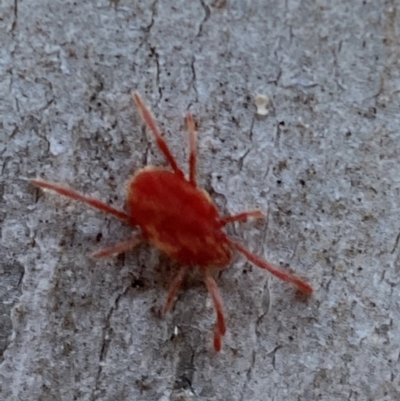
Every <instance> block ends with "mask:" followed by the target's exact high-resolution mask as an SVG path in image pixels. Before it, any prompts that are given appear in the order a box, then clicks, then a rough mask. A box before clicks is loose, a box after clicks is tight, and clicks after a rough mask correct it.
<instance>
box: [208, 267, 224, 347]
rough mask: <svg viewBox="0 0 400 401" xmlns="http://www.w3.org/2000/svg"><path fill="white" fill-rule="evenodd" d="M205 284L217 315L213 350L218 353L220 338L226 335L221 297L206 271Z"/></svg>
mask: <svg viewBox="0 0 400 401" xmlns="http://www.w3.org/2000/svg"><path fill="white" fill-rule="evenodd" d="M205 283H206V287H207V290H208V292H209V293H210V295H211V298H212V300H213V303H214V309H215V312H216V314H217V324H216V326H215V328H214V348H215V350H216V351H220V350H221V347H222V337H223V336H224V335H225V333H226V325H225V318H224V308H223V305H222V299H221V295H220V293H219V291H218V286H217V283H216V282H215V280H214V279H213V278H212V276H211V275H210V273H209V272H208V271H206V272H205Z"/></svg>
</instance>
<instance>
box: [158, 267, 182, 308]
mask: <svg viewBox="0 0 400 401" xmlns="http://www.w3.org/2000/svg"><path fill="white" fill-rule="evenodd" d="M185 276H186V269H185V267H180V269H179V271H178V274H177V275H176V277H175V278H174V281H173V282H172V284H171V287H170V289H169V293H168V297H167V300H166V302H165V305H164V308H163V314H164V315H165V314H166V313H167V312H168V311H169V310H170V309H171V306H172V304H173V302H174V300H175V297H176V294H177V292H178V291H179V289H180V288H181V286H182V283H183V280H184V279H185Z"/></svg>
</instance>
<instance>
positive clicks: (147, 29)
mask: <svg viewBox="0 0 400 401" xmlns="http://www.w3.org/2000/svg"><path fill="white" fill-rule="evenodd" d="M157 3H158V0H155V1H154V2H153V4H152V5H151V7H150V9H151V21H150V24H149V25H147V26H146V28H145V30H146V31H147V32H150V30H151V28H152V27H153V25H154V19H155V18H154V17H155V16H156V15H157V11H156V6H157Z"/></svg>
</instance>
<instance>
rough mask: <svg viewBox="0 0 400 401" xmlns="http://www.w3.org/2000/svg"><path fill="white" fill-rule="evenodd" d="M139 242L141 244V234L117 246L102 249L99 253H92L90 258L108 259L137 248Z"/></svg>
mask: <svg viewBox="0 0 400 401" xmlns="http://www.w3.org/2000/svg"><path fill="white" fill-rule="evenodd" d="M141 242H143V236H142V234H137V235H135V236H134V237H132V238H130V239H128V240H126V241H122V242H120V243H118V244H115V245H113V246H110V247H109V248H103V249H100V250H99V251H96V252H95V253H93V255H92V257H93V258H95V259H100V258H108V257H109V256H114V255H118V254H120V253H124V252H128V251H130V250H131V249H133V248H135V247H136V246H138V245H139V244H140V243H141Z"/></svg>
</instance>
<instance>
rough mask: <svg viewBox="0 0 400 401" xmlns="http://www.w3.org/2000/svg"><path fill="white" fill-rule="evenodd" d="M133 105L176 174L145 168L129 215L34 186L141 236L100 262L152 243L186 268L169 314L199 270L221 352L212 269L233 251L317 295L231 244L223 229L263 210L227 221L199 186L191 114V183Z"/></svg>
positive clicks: (221, 324)
mask: <svg viewBox="0 0 400 401" xmlns="http://www.w3.org/2000/svg"><path fill="white" fill-rule="evenodd" d="M133 99H134V101H135V103H136V105H137V106H138V109H139V111H140V113H141V115H142V118H143V120H144V122H145V124H146V125H147V127H148V128H149V129H150V131H151V132H152V133H153V135H154V137H155V139H156V142H157V145H158V147H159V148H160V150H161V151H162V152H163V153H164V156H165V157H166V159H167V161H168V162H169V164H170V166H171V167H172V171H170V170H169V169H166V168H159V167H151V166H148V167H145V168H143V169H141V170H139V171H138V172H137V173H136V174H134V175H133V177H132V178H131V180H130V181H129V182H128V194H127V195H128V196H127V209H128V211H127V212H123V211H120V210H117V209H114V208H113V207H111V206H109V205H107V204H106V203H103V202H101V201H99V200H97V199H94V198H91V197H88V196H85V195H82V194H80V193H78V192H75V191H73V190H70V189H68V188H66V187H64V186H62V185H58V184H53V183H50V182H47V181H43V180H40V179H33V180H31V182H32V184H34V185H36V186H38V187H41V188H44V189H50V190H52V191H55V192H57V193H59V194H61V195H64V196H67V197H69V198H72V199H75V200H79V201H82V202H84V203H86V204H88V205H90V206H92V207H94V208H96V209H98V210H101V211H103V212H106V213H109V214H112V215H114V216H115V217H117V218H119V219H121V220H123V221H125V222H126V223H128V224H129V225H131V226H132V227H135V228H140V233H138V234H135V235H134V236H133V237H132V238H130V239H128V240H126V241H123V242H120V243H118V244H116V245H114V246H112V247H110V248H106V249H101V250H100V251H98V252H96V253H95V254H94V256H95V257H97V258H101V257H107V256H112V255H115V254H118V253H122V252H126V251H128V250H130V249H132V248H134V247H135V246H137V245H139V244H140V243H142V242H146V241H147V242H149V243H151V244H153V245H154V246H155V247H156V248H157V249H159V250H160V251H162V252H165V253H166V254H167V255H168V256H169V257H171V258H172V259H174V260H176V261H178V262H179V263H180V265H181V268H180V269H179V271H178V273H177V275H176V278H175V279H174V281H173V283H172V285H171V289H170V291H169V294H168V297H167V301H166V303H165V306H164V313H165V312H167V311H168V310H169V309H170V308H171V306H172V303H173V301H174V299H175V295H176V293H177V292H178V290H179V288H180V286H181V284H182V282H183V280H184V277H185V272H186V268H188V267H189V268H192V267H198V268H199V269H201V270H202V271H203V273H204V281H205V284H206V287H207V289H208V291H209V293H210V295H211V298H212V300H213V303H214V308H215V311H216V314H217V324H216V326H215V330H214V348H215V349H216V350H217V351H219V350H220V349H221V345H222V337H223V336H224V335H225V332H226V325H225V318H224V313H223V305H222V300H221V297H220V294H219V291H218V287H217V284H216V282H215V280H214V278H213V277H212V274H211V269H212V268H220V269H223V268H225V267H227V266H228V265H229V263H230V262H231V259H232V250H237V251H239V252H240V253H242V254H243V255H245V256H246V257H247V259H248V260H250V261H251V262H252V263H254V264H255V265H257V266H258V267H260V268H262V269H265V270H268V271H269V272H270V273H272V274H274V275H275V276H277V277H279V278H280V279H282V280H285V281H288V282H290V283H293V284H295V285H296V286H297V287H298V288H299V289H300V290H301V291H303V292H304V293H305V294H307V295H310V294H311V293H312V287H311V286H310V285H309V284H308V283H306V282H305V281H303V280H302V279H300V278H298V277H296V276H294V275H291V274H289V273H286V272H285V271H283V270H280V269H277V268H275V267H273V266H271V265H270V264H269V263H268V262H266V261H264V260H262V259H261V258H259V257H258V256H256V255H254V254H253V253H251V252H250V251H249V250H247V249H246V248H245V247H244V246H243V245H241V244H240V243H238V242H236V241H234V240H232V239H231V238H229V237H228V236H227V235H226V233H225V232H224V230H223V228H224V226H225V225H226V224H228V223H231V222H234V221H246V220H247V219H248V218H249V217H254V218H261V217H263V215H262V213H261V212H260V211H258V210H255V211H249V212H243V213H239V214H237V215H232V216H225V217H221V216H220V214H219V212H218V209H217V208H216V206H215V205H214V203H213V201H212V200H211V198H210V196H209V195H208V193H207V192H206V191H205V190H203V189H201V188H198V187H197V183H196V131H195V125H194V122H193V118H192V116H191V114H188V115H187V125H188V132H189V146H190V156H189V177H188V178H186V177H185V175H184V173H183V172H182V170H181V169H180V168H179V166H178V164H177V162H176V160H175V158H174V157H173V156H172V153H171V152H170V150H169V148H168V145H167V143H166V141H165V140H164V138H163V137H162V135H161V133H160V130H159V128H158V127H157V124H156V123H155V121H154V118H153V116H152V114H151V113H150V111H149V110H148V109H147V107H146V106H145V104H144V103H143V101H142V99H141V98H140V96H139V95H138V94H137V93H135V94H134V95H133Z"/></svg>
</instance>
